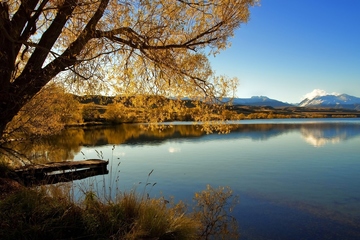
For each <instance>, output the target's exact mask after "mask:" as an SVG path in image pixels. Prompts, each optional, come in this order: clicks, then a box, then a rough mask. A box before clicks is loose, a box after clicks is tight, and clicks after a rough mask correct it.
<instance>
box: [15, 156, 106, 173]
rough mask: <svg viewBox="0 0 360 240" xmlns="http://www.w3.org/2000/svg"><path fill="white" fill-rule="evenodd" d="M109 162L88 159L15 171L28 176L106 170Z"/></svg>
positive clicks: (52, 163)
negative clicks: (70, 171)
mask: <svg viewBox="0 0 360 240" xmlns="http://www.w3.org/2000/svg"><path fill="white" fill-rule="evenodd" d="M108 163H109V162H108V161H105V160H101V159H88V160H84V161H65V162H49V163H45V164H36V165H28V166H24V167H22V168H18V169H16V170H15V172H16V173H18V174H21V173H25V172H27V173H28V174H36V173H46V172H53V171H61V170H63V171H65V170H72V169H73V170H76V169H84V168H88V169H91V168H104V169H106V166H107V164H108Z"/></svg>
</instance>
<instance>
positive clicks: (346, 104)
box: [299, 94, 360, 110]
mask: <svg viewBox="0 0 360 240" xmlns="http://www.w3.org/2000/svg"><path fill="white" fill-rule="evenodd" d="M299 106H300V107H330V108H348V109H359V110H360V98H358V97H354V96H350V95H347V94H338V95H332V94H329V95H324V96H315V97H313V98H311V99H309V98H305V99H304V100H303V101H301V102H300V103H299Z"/></svg>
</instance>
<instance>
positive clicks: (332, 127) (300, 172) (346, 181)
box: [40, 119, 360, 239]
mask: <svg viewBox="0 0 360 240" xmlns="http://www.w3.org/2000/svg"><path fill="white" fill-rule="evenodd" d="M240 123H241V125H239V126H238V128H237V129H236V130H234V131H232V132H231V133H230V134H226V135H219V134H208V135H207V134H204V133H203V132H201V131H200V129H199V128H198V127H196V126H194V125H186V126H184V125H181V123H175V124H174V126H172V127H170V128H166V129H164V130H163V131H161V132H159V131H146V130H141V129H140V128H139V127H138V126H137V125H121V126H117V127H116V128H106V129H101V128H100V129H99V128H97V129H87V130H81V131H79V130H71V131H69V132H67V133H66V136H65V137H64V136H63V137H62V139H63V140H62V141H58V140H57V141H56V143H57V146H58V147H59V146H60V147H61V149H63V150H62V151H60V150H58V151H60V152H59V153H58V155H56V156H55V155H54V156H51V153H50V151H48V152H47V153H46V154H44V153H43V154H42V155H43V156H46V158H50V159H51V158H62V159H64V158H66V159H74V160H82V159H84V158H99V157H100V158H103V159H105V160H107V159H109V161H110V163H109V166H108V169H109V170H110V171H111V173H110V174H108V175H106V176H98V177H93V178H90V179H86V180H82V182H75V183H74V184H75V185H76V186H80V188H84V186H86V185H87V184H90V185H96V186H97V187H99V185H104V180H105V185H106V186H111V188H112V189H119V190H121V191H124V190H130V189H133V188H137V189H140V190H142V189H143V186H144V185H143V184H139V182H146V179H147V177H148V173H149V172H150V171H151V170H154V171H153V173H152V174H151V176H150V179H149V182H151V183H155V182H156V185H155V186H154V187H153V188H152V189H150V188H148V189H147V191H149V192H150V194H151V195H152V196H162V195H163V196H165V197H168V196H174V197H175V199H178V200H180V199H183V200H188V201H189V202H191V198H192V196H193V194H194V192H196V191H200V190H203V189H205V187H206V185H207V184H210V185H212V186H213V187H217V186H230V187H231V188H232V189H233V190H234V193H235V194H237V195H239V197H240V203H239V205H238V206H237V207H236V209H235V213H234V215H235V216H236V218H237V219H238V222H239V225H240V230H241V234H242V238H241V239H360V158H359V156H360V120H356V119H335V120H329V119H315V120H314V119H313V120H259V121H258V120H251V121H241V122H240ZM65 139H68V140H65ZM53 141H55V140H53ZM69 141H70V142H71V143H69ZM52 144H53V143H51V141H49V143H48V146H53V145H52ZM64 149H67V150H64ZM52 154H54V153H52ZM40 155H41V154H40ZM100 188H101V187H100Z"/></svg>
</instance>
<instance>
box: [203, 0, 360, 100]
mask: <svg viewBox="0 0 360 240" xmlns="http://www.w3.org/2000/svg"><path fill="white" fill-rule="evenodd" d="M260 4H261V6H258V7H254V8H251V17H250V21H249V22H248V23H247V24H245V25H242V26H241V27H240V28H239V29H238V30H237V31H236V33H235V37H234V38H233V39H231V42H232V46H231V48H229V49H227V50H226V51H223V52H221V53H220V54H219V55H217V56H216V57H215V58H211V59H210V61H211V64H212V66H213V69H214V70H215V72H216V74H217V75H220V74H221V75H227V76H229V77H238V78H239V80H240V85H239V90H238V92H237V97H240V98H247V97H251V96H260V95H261V96H267V97H269V98H273V99H277V100H280V101H284V102H289V103H298V102H300V101H301V100H302V99H303V98H304V96H305V95H306V94H307V93H309V92H312V91H313V90H314V89H321V90H323V91H325V92H327V93H334V92H335V93H346V94H349V95H353V96H356V97H360V0H341V1H340V0H262V1H261V3H260Z"/></svg>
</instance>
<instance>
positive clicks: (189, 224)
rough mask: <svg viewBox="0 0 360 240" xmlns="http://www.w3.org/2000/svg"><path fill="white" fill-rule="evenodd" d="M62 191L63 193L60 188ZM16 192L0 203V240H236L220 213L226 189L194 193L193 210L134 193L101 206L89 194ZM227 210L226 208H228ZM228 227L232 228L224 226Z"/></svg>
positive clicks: (227, 198)
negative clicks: (78, 195)
mask: <svg viewBox="0 0 360 240" xmlns="http://www.w3.org/2000/svg"><path fill="white" fill-rule="evenodd" d="M64 189H66V188H64ZM64 189H62V188H61V187H60V186H58V185H54V186H52V187H51V188H45V187H38V188H33V189H29V188H22V189H20V190H18V191H17V192H15V193H12V194H10V195H8V196H7V197H6V198H5V199H3V200H0V239H4V240H6V239H87V240H89V239H125V240H127V239H129V240H130V239H134V240H135V239H159V240H160V239H165V240H166V239H190V240H191V239H237V238H238V236H239V235H238V233H237V228H233V225H231V223H233V222H231V221H230V222H229V219H231V218H229V215H228V213H229V212H228V211H227V209H226V208H229V206H230V205H228V204H231V203H230V202H229V201H231V199H233V197H232V192H231V190H229V189H228V188H218V189H214V188H211V187H210V186H208V188H207V189H206V190H204V191H202V192H199V193H196V194H195V197H194V201H195V205H194V206H193V208H192V211H191V210H190V207H189V206H187V205H186V204H184V203H183V202H181V201H180V202H178V203H174V202H173V201H166V200H165V199H164V198H149V197H148V196H147V194H146V197H144V196H145V195H144V194H137V193H136V191H135V190H134V191H130V192H124V193H119V194H118V195H117V196H116V200H114V201H108V200H106V202H104V201H103V200H101V199H100V198H99V197H98V196H97V195H96V194H95V192H93V191H86V192H85V193H84V196H83V197H82V199H81V200H79V201H74V200H73V198H72V197H71V196H70V195H71V194H70V191H67V190H69V189H67V190H64ZM229 209H230V208H229ZM230 226H232V227H230Z"/></svg>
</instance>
